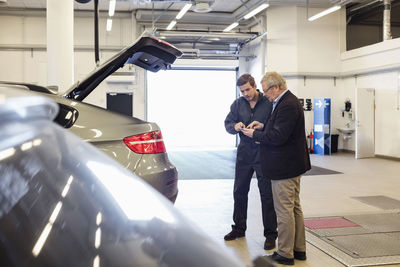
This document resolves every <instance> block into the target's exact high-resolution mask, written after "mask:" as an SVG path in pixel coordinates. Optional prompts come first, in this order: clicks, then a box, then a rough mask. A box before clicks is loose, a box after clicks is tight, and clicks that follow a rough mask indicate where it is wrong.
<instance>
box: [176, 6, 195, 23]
mask: <svg viewBox="0 0 400 267" xmlns="http://www.w3.org/2000/svg"><path fill="white" fill-rule="evenodd" d="M191 7H192V4H186V5H185V6H184V7H183V8H182V9H181V11H179V13H178V15H176V19H181V18H182V17H183V15H185V14H186V12H187V11H188V10H189V8H191Z"/></svg>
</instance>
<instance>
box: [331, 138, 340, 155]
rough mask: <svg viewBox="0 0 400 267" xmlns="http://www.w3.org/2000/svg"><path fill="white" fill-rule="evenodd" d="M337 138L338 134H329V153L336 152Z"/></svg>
mask: <svg viewBox="0 0 400 267" xmlns="http://www.w3.org/2000/svg"><path fill="white" fill-rule="evenodd" d="M338 140H339V135H338V134H332V135H331V153H337V148H338Z"/></svg>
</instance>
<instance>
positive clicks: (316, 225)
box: [304, 217, 360, 229]
mask: <svg viewBox="0 0 400 267" xmlns="http://www.w3.org/2000/svg"><path fill="white" fill-rule="evenodd" d="M304 225H305V226H306V227H307V228H309V229H327V228H343V227H355V226H360V225H358V224H356V223H353V222H351V221H349V220H346V219H345V218H343V217H331V218H318V219H305V220H304Z"/></svg>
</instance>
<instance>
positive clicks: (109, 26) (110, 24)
mask: <svg viewBox="0 0 400 267" xmlns="http://www.w3.org/2000/svg"><path fill="white" fill-rule="evenodd" d="M111 28H112V19H107V31H108V32H110V31H111Z"/></svg>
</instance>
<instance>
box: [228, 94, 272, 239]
mask: <svg viewBox="0 0 400 267" xmlns="http://www.w3.org/2000/svg"><path fill="white" fill-rule="evenodd" d="M257 93H258V94H259V97H258V101H257V103H256V105H255V106H254V108H253V109H251V108H250V103H249V102H248V101H247V100H246V99H245V98H244V97H240V98H238V99H236V100H235V101H234V102H233V103H232V105H231V110H230V112H229V114H228V116H226V119H225V129H226V131H227V132H228V133H230V134H237V133H238V132H236V130H235V124H236V123H238V122H243V123H244V125H246V126H247V125H249V124H250V123H251V122H253V121H259V122H261V123H264V124H265V123H266V121H267V119H268V117H269V116H270V114H271V111H272V103H271V102H269V101H268V99H267V98H266V97H264V96H263V95H262V94H261V93H260V92H259V91H258V90H257ZM239 136H240V144H239V146H238V148H237V156H236V169H235V184H234V189H233V198H234V202H235V203H234V211H233V221H234V223H235V224H234V225H232V229H233V230H235V231H237V232H239V233H244V232H245V231H246V228H247V227H246V220H247V202H248V201H247V200H248V193H249V189H250V182H251V178H252V176H253V173H254V171H255V172H256V176H257V180H258V189H259V191H260V196H261V205H262V217H263V224H264V236H265V237H266V238H272V239H274V240H275V239H276V237H277V231H276V227H277V222H276V214H275V210H274V203H273V199H272V191H271V181H270V180H267V179H265V178H264V177H263V175H262V172H261V164H260V145H259V143H255V142H254V140H253V139H252V138H250V137H247V136H245V135H244V134H243V133H242V132H239Z"/></svg>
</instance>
